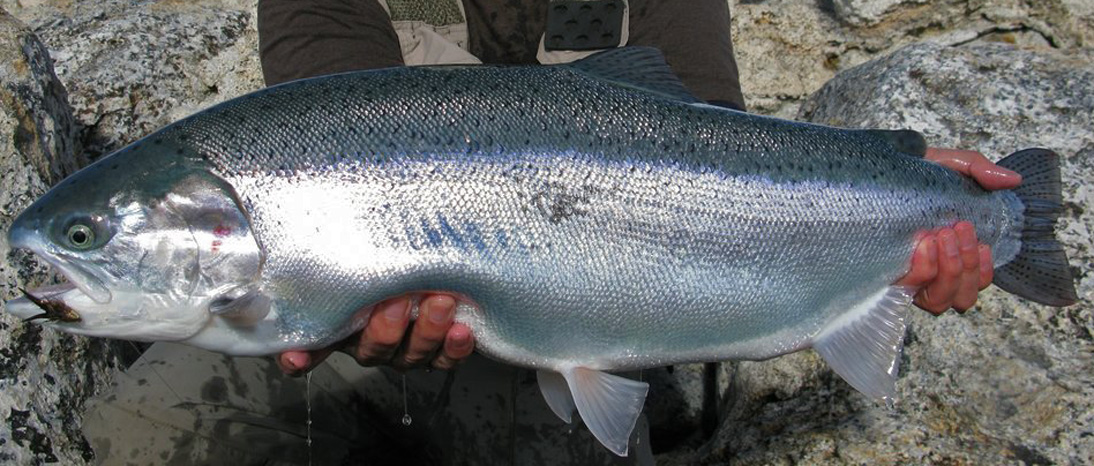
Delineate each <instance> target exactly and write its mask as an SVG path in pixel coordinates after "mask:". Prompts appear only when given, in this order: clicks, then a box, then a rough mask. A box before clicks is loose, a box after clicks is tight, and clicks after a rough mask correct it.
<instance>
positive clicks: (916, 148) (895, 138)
mask: <svg viewBox="0 0 1094 466" xmlns="http://www.w3.org/2000/svg"><path fill="white" fill-rule="evenodd" d="M856 131H860V132H862V133H864V134H869V135H870V136H873V137H875V138H878V139H881V140H882V141H885V142H887V143H889V145H890V146H893V149H896V150H897V151H898V152H900V153H902V154H905V155H911V156H914V157H920V158H922V157H926V156H927V139H926V138H924V137H923V135H922V134H920V132H919V131H915V130H911V129H860V130H856Z"/></svg>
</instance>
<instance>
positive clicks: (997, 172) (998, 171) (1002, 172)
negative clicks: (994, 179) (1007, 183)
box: [984, 165, 1022, 180]
mask: <svg viewBox="0 0 1094 466" xmlns="http://www.w3.org/2000/svg"><path fill="white" fill-rule="evenodd" d="M984 171H985V172H987V173H989V174H991V176H999V177H1003V178H1010V179H1018V180H1020V179H1022V175H1019V174H1018V173H1016V172H1012V171H1010V170H1007V169H1005V168H1002V167H999V166H997V165H996V166H992V167H991V168H988V169H985V170H984Z"/></svg>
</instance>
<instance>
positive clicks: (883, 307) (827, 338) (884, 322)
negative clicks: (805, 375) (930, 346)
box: [813, 286, 915, 403]
mask: <svg viewBox="0 0 1094 466" xmlns="http://www.w3.org/2000/svg"><path fill="white" fill-rule="evenodd" d="M914 295H915V289H914V288H909V287H902V286H890V287H888V288H886V289H884V290H881V291H880V292H878V293H877V294H875V295H873V296H871V297H870V298H869V299H867V300H866V301H865V302H863V303H861V304H860V305H859V306H857V307H855V308H854V309H851V310H849V311H848V312H846V313H844V314H843V315H841V316H840V317H839V318H837V319H835V320H834V321H832V322H831V323H829V324H828V326H827V327H825V328H824V330H822V331H821V332H820V333H819V334H818V335H817V336H816V338H814V340H813V349H815V350H816V351H817V352H818V353H820V355H821V357H822V358H824V360H825V361H826V362H827V363H828V365H829V366H831V367H832V370H834V371H836V373H837V374H839V375H840V377H843V380H845V381H847V383H849V384H850V385H851V386H852V387H855V389H856V390H858V391H860V392H862V393H863V394H865V395H867V396H869V397H872V398H877V399H881V400H884V401H885V402H886V403H892V402H893V401H894V399H895V398H896V386H895V383H896V377H897V372H898V370H899V365H900V353H901V351H902V350H903V348H904V329H905V324H904V320H905V318H906V316H907V314H908V305H909V304H911V302H912V297H913V296H914Z"/></svg>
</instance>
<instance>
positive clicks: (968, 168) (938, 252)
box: [896, 148, 1022, 315]
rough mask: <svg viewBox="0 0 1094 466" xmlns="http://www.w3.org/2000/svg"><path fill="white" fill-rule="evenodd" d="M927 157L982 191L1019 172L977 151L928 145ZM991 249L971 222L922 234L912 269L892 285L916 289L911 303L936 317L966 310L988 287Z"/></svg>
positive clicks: (1015, 180)
mask: <svg viewBox="0 0 1094 466" xmlns="http://www.w3.org/2000/svg"><path fill="white" fill-rule="evenodd" d="M926 158H927V159H928V160H932V161H934V162H937V163H939V164H941V165H943V166H945V167H948V168H950V169H953V170H956V171H958V172H960V173H961V174H963V175H965V176H968V177H971V178H972V179H974V180H976V182H977V183H979V184H980V186H983V187H984V189H991V190H995V189H1009V188H1014V187H1016V186H1018V185H1019V184H1020V183H1021V182H1022V176H1021V175H1019V174H1017V173H1015V172H1012V171H1010V170H1007V169H1005V168H1003V167H1000V166H998V165H996V164H994V163H992V162H991V161H990V160H988V158H987V157H984V156H983V155H982V154H980V153H979V152H974V151H967V150H954V149H937V148H931V149H927V155H926ZM991 280H992V259H991V248H990V247H989V246H988V245H985V244H979V243H978V242H977V240H976V231H975V229H974V227H973V225H972V224H971V223H969V222H958V223H957V224H956V225H954V226H953V227H952V228H940V229H938V230H935V231H932V232H928V233H925V234H924V235H922V237H921V238H920V240H919V244H918V245H917V246H916V249H915V252H914V253H913V254H912V264H911V269H910V270H909V271H908V273H907V274H906V275H904V277H902V278H901V279H900V280H898V281H897V283H896V284H898V285H904V286H913V287H917V288H919V292H918V293H917V294H916V296H915V304H916V305H917V306H919V307H920V308H923V309H924V310H926V311H927V312H930V313H932V314H935V315H938V314H942V313H943V312H946V311H947V310H949V309H950V308H953V309H956V310H957V311H958V312H964V311H966V310H968V309H970V308H972V307H973V306H974V305H976V297H977V293H978V292H979V291H980V290H982V289H984V288H987V287H988V285H991Z"/></svg>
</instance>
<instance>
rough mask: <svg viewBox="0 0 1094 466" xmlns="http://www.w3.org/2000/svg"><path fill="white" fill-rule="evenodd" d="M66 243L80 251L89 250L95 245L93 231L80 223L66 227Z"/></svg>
mask: <svg viewBox="0 0 1094 466" xmlns="http://www.w3.org/2000/svg"><path fill="white" fill-rule="evenodd" d="M68 243H69V244H71V245H72V247H74V248H76V249H80V250H85V249H91V245H93V244H95V231H94V230H92V229H91V227H89V226H87V225H84V224H82V223H77V224H74V225H72V226H70V227H68Z"/></svg>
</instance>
